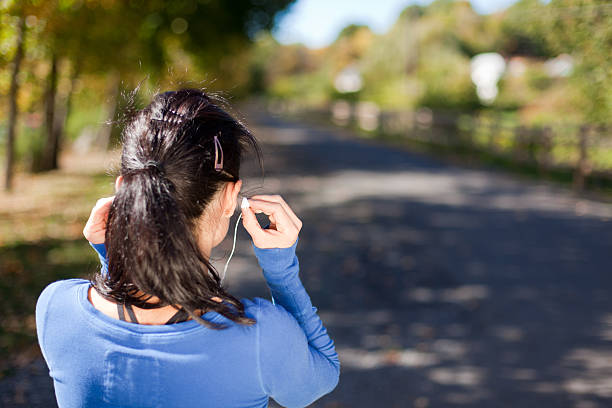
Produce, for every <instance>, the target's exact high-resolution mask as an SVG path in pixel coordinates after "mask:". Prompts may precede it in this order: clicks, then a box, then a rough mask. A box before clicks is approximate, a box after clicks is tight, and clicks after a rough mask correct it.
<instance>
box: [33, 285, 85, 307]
mask: <svg viewBox="0 0 612 408" xmlns="http://www.w3.org/2000/svg"><path fill="white" fill-rule="evenodd" d="M84 284H89V281H88V280H86V279H78V278H74V279H63V280H58V281H55V282H51V283H49V284H48V285H47V286H45V288H44V289H43V290H42V291H41V292H40V295H38V299H37V300H36V313H37V314H39V313H40V312H41V311H42V310H44V309H46V308H48V307H49V305H50V304H51V303H53V302H55V301H56V299H57V300H59V301H64V302H65V301H68V300H73V299H71V298H70V297H67V296H64V295H65V294H66V293H67V292H70V291H75V290H76V289H77V288H78V287H79V286H80V285H84Z"/></svg>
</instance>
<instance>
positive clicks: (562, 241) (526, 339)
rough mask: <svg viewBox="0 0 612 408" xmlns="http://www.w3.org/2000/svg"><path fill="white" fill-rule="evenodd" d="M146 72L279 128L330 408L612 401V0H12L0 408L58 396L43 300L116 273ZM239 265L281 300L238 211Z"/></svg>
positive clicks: (261, 180) (256, 291) (235, 262)
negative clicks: (103, 258)
mask: <svg viewBox="0 0 612 408" xmlns="http://www.w3.org/2000/svg"><path fill="white" fill-rule="evenodd" d="M137 86H140V88H139V91H138V93H137V94H136V95H135V97H136V101H135V103H136V105H137V106H144V105H145V104H147V103H148V101H150V99H151V97H152V96H153V95H154V94H155V93H156V92H159V91H164V90H171V89H176V88H179V87H184V86H192V87H205V88H206V89H208V90H209V91H210V92H216V93H218V94H219V95H221V96H223V97H225V98H226V99H227V100H228V102H229V104H230V105H231V106H232V108H231V109H232V113H234V114H235V115H236V116H237V117H239V118H240V119H242V120H244V121H245V122H246V124H247V125H248V126H249V127H250V128H252V129H253V131H254V133H255V136H256V137H257V138H258V139H259V140H260V141H261V143H262V145H263V151H264V166H265V174H263V173H261V171H260V169H259V168H258V167H257V165H256V163H255V160H247V163H245V170H244V174H243V177H244V178H245V183H246V184H245V191H248V192H251V193H255V194H257V193H258V194H263V193H272V194H281V195H282V196H283V197H284V198H285V199H286V200H287V202H288V203H289V205H291V207H292V208H293V209H294V211H295V212H296V213H297V214H298V216H299V217H300V218H301V219H302V220H303V221H304V228H303V230H302V232H301V237H302V238H301V239H300V246H299V247H298V255H299V256H300V264H301V276H302V280H303V282H304V285H305V286H306V288H307V289H308V291H309V293H310V294H311V297H312V299H313V303H314V304H315V306H317V307H318V309H319V313H320V315H321V317H322V318H323V321H324V323H325V325H326V326H327V327H328V330H329V332H330V334H331V335H332V338H334V340H335V341H336V346H337V349H338V352H339V355H340V359H341V362H342V374H341V379H340V384H339V385H338V387H337V388H336V390H334V392H332V393H331V394H329V395H327V396H325V397H324V398H322V399H321V400H319V401H317V402H316V403H314V404H313V406H318V407H366V406H384V407H416V408H426V407H446V406H466V407H468V406H469V407H491V406H495V407H502V406H508V407H514V406H521V407H531V406H533V407H542V406H546V407H570V406H571V407H579V408H593V407H606V406H611V405H612V300H611V299H612V296H611V293H610V288H611V286H610V284H611V283H612V282H611V280H612V278H611V277H610V274H609V273H608V272H609V267H610V254H611V253H612V247H611V244H610V243H611V242H612V240H611V238H612V230H611V228H610V226H611V225H612V224H611V222H610V220H611V219H612V204H611V202H612V200H611V198H612V194H611V191H612V190H611V189H612V126H611V122H612V120H611V119H610V118H611V114H612V3H610V2H609V1H607V0H550V1H544V0H519V1H515V0H472V1H451V0H436V1H410V0H378V1H376V2H370V1H361V0H353V1H349V0H337V1H333V2H332V1H323V0H236V1H231V2H229V1H221V0H177V1H162V0H158V1H144V0H129V1H128V0H126V1H120V0H2V1H0V95H1V96H0V157H2V159H3V161H2V168H1V169H0V172H1V173H0V174H1V175H2V178H1V183H2V191H1V192H0V323H1V325H0V405H2V406H7V407H12V406H32V407H33V406H40V407H47V406H54V404H55V402H54V401H55V400H54V395H53V388H52V383H51V379H50V377H49V375H48V369H47V367H46V365H45V363H44V361H43V360H42V357H41V354H40V350H39V348H38V344H37V339H36V330H35V329H36V328H35V320H34V307H35V302H36V299H37V297H38V295H39V293H40V292H41V290H42V289H43V288H44V287H45V286H46V285H47V284H48V283H50V282H52V281H55V280H58V279H65V278H73V277H87V276H89V274H91V273H92V272H94V271H95V270H96V268H97V267H98V260H97V257H96V255H95V253H94V252H93V250H92V249H91V247H90V246H89V245H88V244H87V242H86V241H85V239H84V238H83V236H82V230H83V227H84V225H85V221H86V220H87V217H88V216H89V213H90V211H91V208H92V207H93V205H94V204H95V202H96V200H97V199H98V198H100V197H104V196H110V195H112V194H113V193H114V177H115V176H116V175H117V174H118V173H117V166H118V163H119V158H120V147H121V146H120V132H121V118H122V115H123V113H124V112H125V109H126V107H127V106H128V102H129V95H130V92H132V91H133V90H134V89H135V88H136V87H137ZM233 220H235V217H234V218H233ZM231 239H232V237H227V238H226V240H225V241H224V243H223V244H222V245H220V246H219V247H218V248H216V249H215V252H213V259H214V261H215V262H216V265H217V266H218V267H222V266H223V264H224V262H225V259H226V257H227V255H228V254H229V251H230V249H231V243H232V242H231ZM228 275H229V276H228V284H229V289H230V291H232V292H233V293H234V294H236V295H238V296H247V297H253V296H260V297H266V294H267V293H268V292H267V289H266V287H265V283H264V282H263V280H262V278H261V276H260V275H261V274H260V270H259V269H258V265H257V263H256V260H255V259H254V257H253V253H252V249H251V246H250V240H249V236H248V234H247V233H246V231H244V230H243V229H242V228H240V229H239V234H238V244H237V253H236V255H235V256H234V258H232V262H231V265H230V268H229V271H228ZM271 405H273V406H274V403H273V402H272V403H271Z"/></svg>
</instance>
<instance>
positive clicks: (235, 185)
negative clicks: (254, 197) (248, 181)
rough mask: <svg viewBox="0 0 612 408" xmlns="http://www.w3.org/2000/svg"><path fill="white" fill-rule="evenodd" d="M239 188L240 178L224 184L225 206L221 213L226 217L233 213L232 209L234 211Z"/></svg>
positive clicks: (240, 186)
mask: <svg viewBox="0 0 612 408" xmlns="http://www.w3.org/2000/svg"><path fill="white" fill-rule="evenodd" d="M241 188H242V180H238V181H236V182H230V183H227V184H226V186H225V197H224V198H225V200H224V201H225V202H224V204H225V208H224V211H223V213H224V214H225V215H226V216H227V217H231V216H232V214H234V211H236V204H237V203H238V193H240V189H241Z"/></svg>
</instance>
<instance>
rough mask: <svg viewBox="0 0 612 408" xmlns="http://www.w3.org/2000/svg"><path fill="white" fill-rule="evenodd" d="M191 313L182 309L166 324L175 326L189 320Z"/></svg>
mask: <svg viewBox="0 0 612 408" xmlns="http://www.w3.org/2000/svg"><path fill="white" fill-rule="evenodd" d="M187 317H189V313H187V311H186V310H185V309H183V308H182V307H181V308H180V309H179V310H178V311H177V312H176V313H175V314H174V315H172V317H171V318H170V319H169V320H168V321H167V322H166V323H165V324H173V323H178V322H183V321H185V320H187Z"/></svg>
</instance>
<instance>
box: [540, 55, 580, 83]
mask: <svg viewBox="0 0 612 408" xmlns="http://www.w3.org/2000/svg"><path fill="white" fill-rule="evenodd" d="M544 69H545V70H546V73H547V74H548V76H550V77H553V78H564V77H568V76H570V75H571V74H572V71H573V70H574V59H573V58H572V57H571V55H568V54H561V55H558V56H557V57H555V58H551V59H549V60H547V61H546V62H545V63H544Z"/></svg>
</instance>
